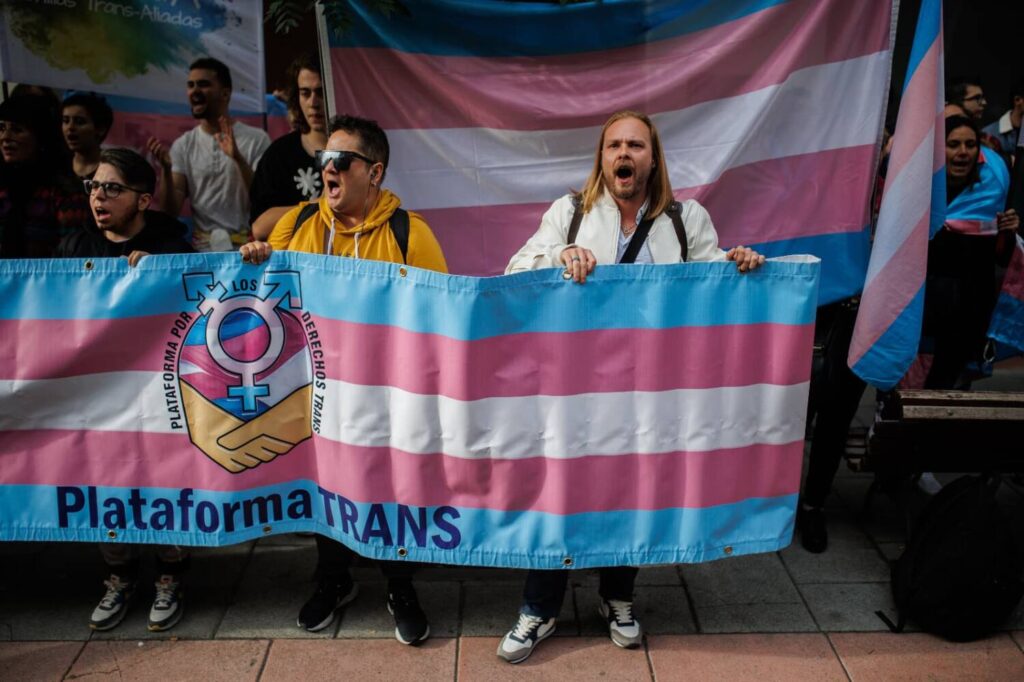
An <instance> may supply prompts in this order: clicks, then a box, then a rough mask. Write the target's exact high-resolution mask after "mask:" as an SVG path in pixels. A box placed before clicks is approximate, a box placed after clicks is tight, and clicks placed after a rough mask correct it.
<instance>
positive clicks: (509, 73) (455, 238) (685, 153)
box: [326, 0, 894, 302]
mask: <svg viewBox="0 0 1024 682" xmlns="http://www.w3.org/2000/svg"><path fill="white" fill-rule="evenodd" d="M613 4H615V3H613ZM508 5H509V6H508V8H503V7H502V6H501V5H500V4H495V3H482V2H481V3H479V6H478V5H477V4H475V3H473V2H468V3H467V2H457V3H456V2H451V3H449V2H445V0H432V1H431V2H429V3H424V4H423V5H422V6H420V5H417V7H415V8H410V16H408V17H391V18H390V19H389V20H388V21H381V22H379V23H374V22H372V21H366V22H363V23H360V24H359V26H358V28H357V30H356V31H355V32H356V33H358V38H353V39H351V40H349V39H347V38H345V39H334V38H330V39H329V40H332V41H333V42H332V43H331V44H329V45H328V46H326V47H328V48H329V52H330V62H331V66H332V82H333V88H334V96H335V102H334V110H335V111H337V112H355V113H359V114H360V115H365V116H369V117H371V118H374V119H376V120H378V121H379V122H380V123H381V124H382V125H383V127H384V128H385V129H386V130H388V133H389V136H391V139H392V156H391V163H390V168H389V173H388V182H389V187H390V188H391V189H393V190H394V191H395V192H396V193H397V194H398V195H399V196H400V197H402V199H403V201H404V203H405V206H406V207H407V208H409V209H411V210H415V211H417V212H419V213H421V214H422V215H423V216H424V217H425V219H426V220H427V221H428V223H429V224H430V226H431V228H432V229H433V231H434V232H435V234H436V235H437V236H438V239H439V241H440V242H441V245H442V247H443V248H444V250H445V255H446V259H447V261H448V265H449V268H450V270H451V272H453V273H457V274H472V275H495V274H500V273H501V272H503V270H504V267H505V265H506V264H507V263H508V259H509V257H510V256H511V255H512V254H513V253H515V251H516V250H517V249H518V248H519V247H520V246H522V244H523V243H524V241H525V240H526V238H528V237H529V236H530V235H531V234H532V233H533V232H534V231H535V230H536V229H537V227H538V225H539V222H540V216H541V215H542V214H543V212H544V210H545V209H546V208H547V207H548V206H550V204H551V202H552V201H553V200H554V199H556V198H557V197H558V196H559V195H560V194H562V193H564V192H566V191H569V190H570V188H575V189H579V188H580V187H581V186H582V185H583V184H584V182H585V180H586V177H587V173H588V172H589V168H590V164H591V158H592V155H593V153H594V145H595V142H596V139H597V134H598V130H599V127H600V125H601V124H602V123H603V122H604V121H605V120H606V119H607V117H608V115H609V114H611V113H612V112H614V111H616V110H620V109H625V108H630V109H637V110H640V111H642V112H644V113H646V114H650V115H652V116H653V118H654V120H655V123H656V124H657V125H658V126H659V128H660V132H661V142H662V144H663V146H664V148H665V153H666V158H667V159H668V160H669V163H668V164H667V165H669V166H670V167H671V168H672V171H671V173H670V175H671V178H670V179H671V181H672V183H673V189H674V191H675V193H676V195H677V196H680V197H684V198H685V197H690V196H697V197H701V198H700V199H698V200H700V201H701V202H702V203H704V202H705V200H706V202H707V203H706V204H705V207H706V208H708V210H709V213H710V215H711V217H712V220H713V221H714V224H715V226H716V229H717V230H718V232H719V236H720V241H721V243H722V244H724V245H727V246H733V245H738V244H744V245H750V244H755V245H763V246H764V248H762V250H764V251H766V252H768V253H771V254H772V255H783V254H789V253H794V252H797V250H799V251H798V252H800V253H811V254H813V255H815V256H818V257H819V258H823V259H826V262H827V260H828V259H830V258H831V259H835V258H836V256H835V254H836V249H837V248H845V249H847V250H848V251H847V257H845V258H843V259H838V260H833V262H834V263H836V265H835V266H834V267H832V268H825V269H824V270H823V278H824V279H823V283H822V287H821V288H820V291H821V295H822V299H821V302H829V301H832V300H836V299H837V298H840V297H844V296H850V295H854V294H856V293H859V292H860V291H861V289H862V286H863V282H864V272H865V270H866V267H867V261H866V258H865V256H864V254H865V253H866V251H867V249H866V248H864V247H863V246H862V243H861V242H860V241H855V240H853V239H852V238H849V239H837V238H836V236H837V235H843V236H844V237H848V236H850V235H865V234H866V231H867V228H868V222H869V220H870V210H869V204H870V196H871V191H872V185H873V179H874V165H875V156H876V154H877V151H876V150H877V144H878V139H879V136H880V134H881V130H882V117H883V112H884V105H885V98H886V90H887V78H888V68H889V67H888V58H889V51H890V49H891V45H890V39H891V38H890V36H891V32H892V29H893V27H894V17H893V2H892V0H865V1H864V2H846V1H844V0H791V1H789V2H778V3H775V2H771V3H767V2H766V3H764V5H763V6H756V4H755V3H739V2H737V3H734V4H733V5H730V4H729V0H723V2H721V3H715V8H714V12H713V14H714V15H715V16H716V17H721V19H719V20H718V23H713V24H710V25H709V24H707V23H706V21H705V20H706V17H707V15H709V14H711V13H712V12H711V10H709V9H708V8H707V7H706V6H705V4H704V3H696V4H694V5H692V6H691V5H689V4H685V5H682V4H678V3H676V4H673V3H669V2H653V3H648V4H647V5H644V6H643V11H646V12H648V13H649V21H648V22H647V23H646V24H643V25H642V26H639V25H638V26H632V25H631V26H630V28H628V29H625V30H628V31H643V32H642V33H639V34H637V35H629V36H625V37H624V38H622V39H621V40H619V41H618V42H615V45H617V46H619V45H622V47H612V48H608V49H606V50H603V51H594V48H593V43H591V42H580V41H575V40H572V41H567V42H568V43H570V44H568V45H567V44H565V43H557V41H556V42H555V43H553V44H552V45H551V46H550V49H547V48H545V47H544V46H543V45H542V46H540V47H538V45H537V44H535V43H536V41H530V40H529V39H528V37H527V36H523V35H519V34H518V33H516V32H510V33H509V34H508V35H507V36H503V35H497V36H496V37H494V38H493V40H492V41H490V42H489V43H488V44H487V45H485V46H481V45H480V41H479V37H478V35H477V34H476V33H474V32H472V30H471V29H467V28H466V27H467V26H472V22H473V21H475V20H478V19H479V17H480V16H487V17H489V18H490V19H492V20H493V21H495V22H500V21H501V17H502V16H505V14H503V13H507V14H509V15H514V14H515V13H517V12H519V11H522V12H523V13H524V14H525V13H527V12H528V11H534V10H535V9H536V8H530V9H529V10H527V9H523V10H520V9H518V8H516V7H515V6H514V3H508ZM615 5H616V6H609V7H607V8H606V15H607V16H608V17H611V16H615V11H616V10H619V11H621V9H622V8H621V6H618V5H617V4H615ZM723 7H725V8H726V9H721V8H723ZM666 8H667V9H666ZM563 9H565V14H564V16H562V15H560V16H558V17H556V18H555V19H554V20H552V19H551V17H550V16H548V14H545V16H546V17H547V18H546V21H547V23H546V24H545V26H546V27H547V28H546V29H545V30H552V27H557V26H558V21H562V20H564V21H565V22H566V26H571V30H586V29H583V28H582V27H580V26H577V25H573V24H572V21H573V16H572V11H571V9H570V8H563ZM478 10H479V13H477V11H478ZM586 10H587V12H589V14H587V17H588V21H593V22H595V24H596V23H597V22H598V21H599V20H600V16H599V15H600V12H601V11H602V9H601V8H600V7H598V8H596V9H595V8H590V7H588V8H586ZM591 10H592V11H591ZM543 11H544V12H547V10H546V9H545V10H543ZM446 13H449V14H450V16H449V14H446ZM553 13H555V12H554V11H553V12H552V13H551V14H553ZM467 17H469V18H468V19H467ZM729 17H736V18H729ZM577 18H578V15H577ZM446 19H453V21H451V22H449V21H446ZM662 20H664V21H666V22H669V23H671V24H672V25H673V26H674V27H675V28H673V29H672V30H674V31H676V33H673V34H671V35H668V34H667V33H662V32H660V31H659V29H660V28H662V26H661V25H660V24H659V22H660V21H662ZM461 22H466V23H461ZM641 23H642V22H641ZM688 25H694V26H700V27H701V28H698V29H695V30H692V31H690V32H686V31H685V29H680V30H677V29H679V27H680V26H683V27H685V26H688ZM449 26H452V27H453V28H449ZM594 30H598V28H597V27H596V26H595V29H594ZM425 35H426V37H423V36H425ZM434 35H442V37H439V38H436V39H433V38H431V37H430V36H434ZM655 35H668V37H663V38H652V37H650V36H655ZM409 36H416V38H410V37H409ZM460 40H461V41H462V42H460ZM491 42H493V43H495V44H491ZM577 43H579V45H580V47H578V48H577V51H575V52H574V51H572V48H573V46H574V45H576V44H577ZM546 49H547V51H546V52H545V50H546ZM356 74H358V75H356ZM836 74H842V76H841V77H837V76H836ZM837 103H843V104H842V106H841V107H840V106H838V105H837ZM851 106H852V107H854V108H855V109H856V111H857V113H856V115H850V114H849V112H850V111H852V109H851ZM750 112H756V115H749V116H745V115H744V113H750ZM698 127H699V128H700V130H699V131H695V129H696V128H698ZM709 132H710V133H711V134H710V135H709ZM688 178H689V179H688ZM824 178H828V181H827V183H825V182H824ZM708 179H710V181H709V180H708Z"/></svg>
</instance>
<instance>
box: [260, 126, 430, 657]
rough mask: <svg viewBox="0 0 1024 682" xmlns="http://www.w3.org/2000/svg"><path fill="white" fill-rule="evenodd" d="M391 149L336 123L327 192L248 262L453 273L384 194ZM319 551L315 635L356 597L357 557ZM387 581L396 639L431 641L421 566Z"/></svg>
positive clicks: (380, 136)
mask: <svg viewBox="0 0 1024 682" xmlns="http://www.w3.org/2000/svg"><path fill="white" fill-rule="evenodd" d="M389 156H390V148H389V145H388V138H387V135H385V134H384V131H383V130H381V128H380V126H378V125H377V123H376V122H374V121H368V120H366V119H362V118H357V117H355V116H337V117H335V118H334V119H333V120H332V121H331V125H330V137H329V138H328V140H327V148H326V149H323V150H320V151H318V152H317V153H316V160H317V166H318V167H319V168H320V171H321V178H322V180H323V187H324V190H323V192H322V193H321V195H320V199H319V200H318V201H315V202H302V203H300V204H299V205H298V206H296V207H295V208H293V209H291V210H290V211H288V212H287V213H286V214H284V216H283V217H282V218H281V219H280V220H279V221H278V223H277V225H276V226H275V227H274V230H273V232H272V233H271V235H270V241H269V243H268V242H250V243H248V244H244V245H242V247H241V249H240V251H241V254H242V259H243V260H245V261H246V262H249V263H254V264H258V263H262V262H263V261H265V260H267V259H268V258H269V257H270V254H271V252H272V251H273V250H274V249H279V250H280V249H284V250H288V251H304V252H306V253H320V254H325V255H335V256H348V257H351V258H364V259H367V260H379V261H387V262H391V263H407V264H409V265H411V266H414V267H418V268H425V269H427V270H435V271H437V272H448V267H447V265H446V264H445V260H444V255H443V254H442V253H441V247H440V245H439V244H438V243H437V240H436V239H435V238H434V234H433V233H432V232H431V231H430V228H429V227H428V226H427V223H426V222H425V221H424V220H423V218H421V217H420V216H419V215H417V214H416V213H412V212H406V211H405V210H404V209H401V208H399V204H400V203H401V200H400V199H399V198H398V197H397V196H395V195H394V194H393V193H392V192H390V191H388V190H386V189H383V188H381V182H382V181H383V180H384V175H385V173H386V172H387V167H388V158H389ZM316 544H317V550H318V560H317V573H318V577H319V583H318V585H317V589H316V592H315V593H314V594H313V596H312V597H310V599H309V601H307V602H306V604H305V605H304V606H303V607H302V609H301V610H300V611H299V617H298V621H297V624H298V626H299V627H301V628H305V629H306V630H309V631H311V632H316V631H319V630H322V629H324V628H326V627H328V626H329V625H330V624H331V623H333V622H334V613H335V611H337V610H338V609H339V608H341V607H342V606H344V605H345V604H348V603H349V602H351V601H352V600H353V599H354V598H355V596H356V586H355V584H354V583H353V581H352V576H351V575H350V573H349V565H350V564H351V562H352V559H353V558H354V557H355V552H353V551H352V550H351V549H349V548H348V547H346V546H345V545H343V544H341V543H340V542H338V541H336V540H333V539H331V538H328V537H325V536H323V535H317V536H316ZM379 563H380V566H381V570H382V571H383V573H384V575H385V577H387V579H388V587H387V608H388V610H389V611H390V612H391V613H392V614H393V615H394V617H395V638H396V639H398V641H399V642H402V643H403V644H418V643H419V642H422V641H423V640H425V639H426V638H427V637H428V636H429V635H430V626H429V624H428V623H427V617H426V615H425V614H424V613H423V609H422V608H420V605H419V601H418V599H417V597H416V592H415V590H414V589H413V586H412V575H413V572H414V569H415V565H414V564H411V563H409V562H400V561H380V562H379Z"/></svg>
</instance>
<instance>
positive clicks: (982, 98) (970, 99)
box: [964, 95, 988, 102]
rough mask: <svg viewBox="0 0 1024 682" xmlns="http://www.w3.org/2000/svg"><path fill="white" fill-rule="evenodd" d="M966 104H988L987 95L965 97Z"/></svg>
mask: <svg viewBox="0 0 1024 682" xmlns="http://www.w3.org/2000/svg"><path fill="white" fill-rule="evenodd" d="M964 101H965V102H987V101H988V100H987V99H985V95H971V96H970V97H964Z"/></svg>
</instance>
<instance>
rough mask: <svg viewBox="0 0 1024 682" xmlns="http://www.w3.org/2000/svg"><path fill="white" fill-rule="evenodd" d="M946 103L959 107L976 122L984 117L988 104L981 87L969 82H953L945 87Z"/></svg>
mask: <svg viewBox="0 0 1024 682" xmlns="http://www.w3.org/2000/svg"><path fill="white" fill-rule="evenodd" d="M946 101H947V102H948V103H950V104H956V105H957V106H959V107H960V108H961V109H963V110H964V113H966V114H967V116H968V117H969V118H972V119H974V120H975V121H976V122H977V121H980V120H981V117H982V116H984V115H985V105H986V104H988V100H986V99H985V92H984V91H983V90H982V89H981V86H980V85H978V84H977V83H976V82H974V81H970V80H960V81H954V82H953V83H950V84H949V85H948V86H946Z"/></svg>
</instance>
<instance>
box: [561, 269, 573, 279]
mask: <svg viewBox="0 0 1024 682" xmlns="http://www.w3.org/2000/svg"><path fill="white" fill-rule="evenodd" d="M562 279H572V273H571V272H569V271H568V270H566V271H565V272H563V273H562Z"/></svg>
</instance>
